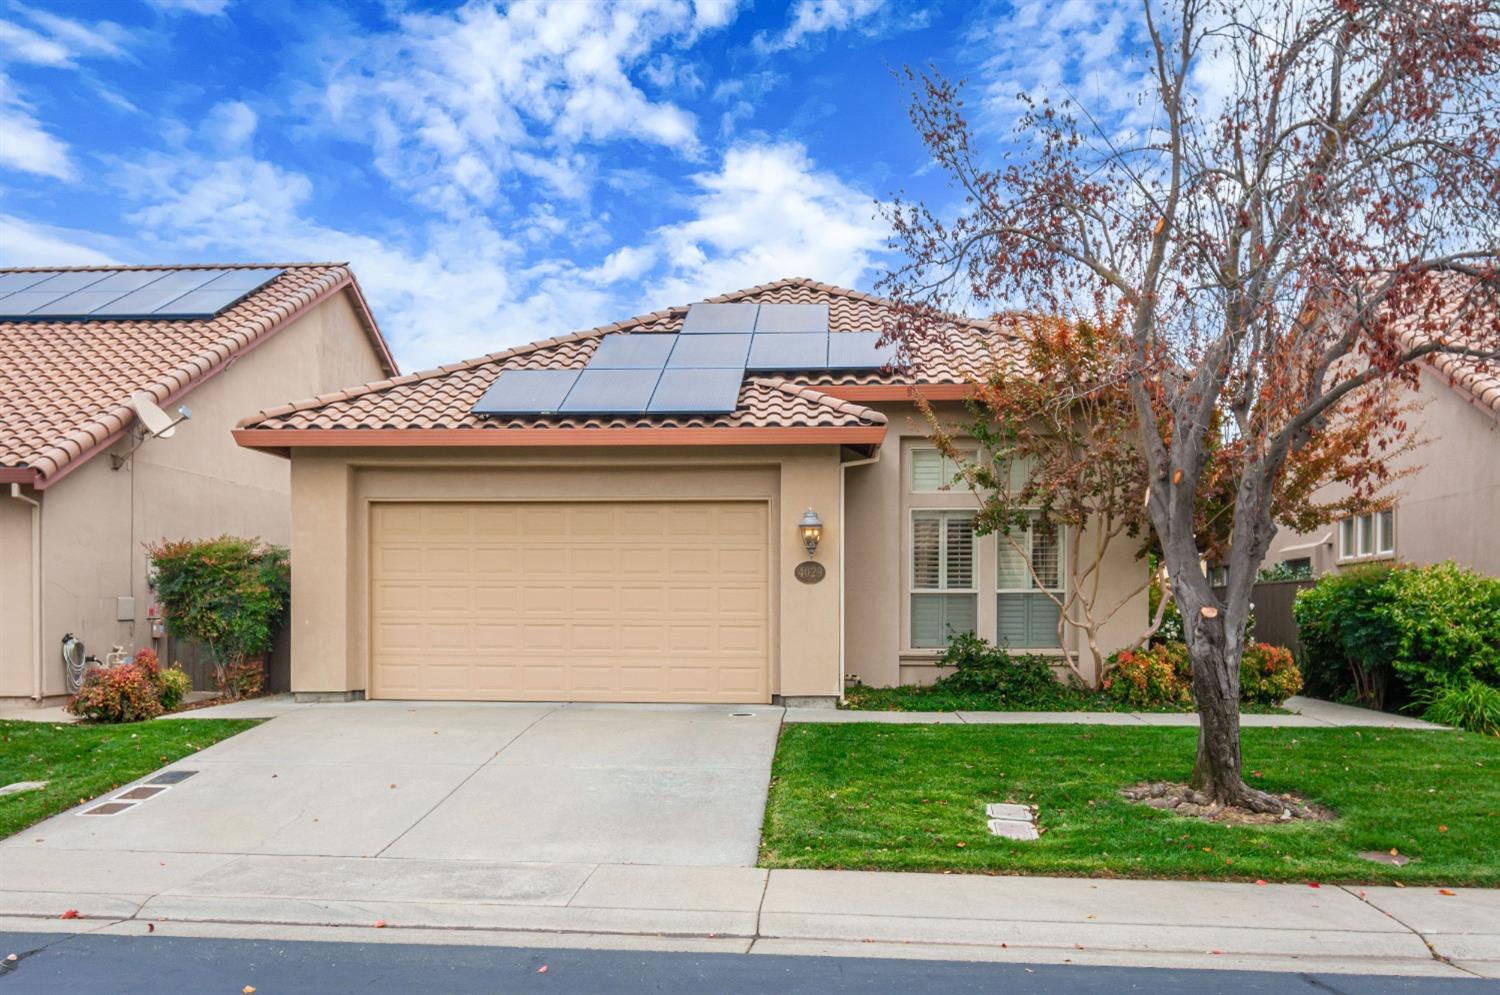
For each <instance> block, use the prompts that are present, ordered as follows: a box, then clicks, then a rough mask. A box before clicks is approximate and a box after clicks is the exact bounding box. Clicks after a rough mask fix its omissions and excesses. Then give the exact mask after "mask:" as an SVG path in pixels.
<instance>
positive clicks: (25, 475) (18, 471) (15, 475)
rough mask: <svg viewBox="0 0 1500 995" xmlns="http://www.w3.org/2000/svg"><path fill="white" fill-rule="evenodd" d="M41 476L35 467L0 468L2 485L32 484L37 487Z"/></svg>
mask: <svg viewBox="0 0 1500 995" xmlns="http://www.w3.org/2000/svg"><path fill="white" fill-rule="evenodd" d="M40 476H41V473H40V472H38V471H37V470H36V469H35V468H34V467H29V466H0V484H30V485H31V486H33V487H35V486H36V482H37V478H39V477H40Z"/></svg>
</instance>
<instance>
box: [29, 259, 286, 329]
mask: <svg viewBox="0 0 1500 995" xmlns="http://www.w3.org/2000/svg"><path fill="white" fill-rule="evenodd" d="M283 272H285V270H280V269H270V268H265V267H260V268H255V269H175V270H143V269H132V270H31V271H28V272H25V273H0V321H84V320H90V321H154V320H160V319H185V318H212V317H213V316H214V315H216V314H218V313H220V312H221V311H223V310H224V309H225V308H228V307H230V306H231V305H233V304H237V303H239V302H240V301H242V300H244V299H245V298H246V297H247V296H249V295H250V294H251V293H253V292H254V291H256V290H259V289H260V288H261V287H263V286H265V285H266V284H267V283H269V282H270V281H271V280H273V279H275V278H276V277H278V276H280V275H281V274H282V273H283Z"/></svg>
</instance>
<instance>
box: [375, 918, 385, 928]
mask: <svg viewBox="0 0 1500 995" xmlns="http://www.w3.org/2000/svg"><path fill="white" fill-rule="evenodd" d="M375 928H376V929H385V920H384V919H376V920H375Z"/></svg>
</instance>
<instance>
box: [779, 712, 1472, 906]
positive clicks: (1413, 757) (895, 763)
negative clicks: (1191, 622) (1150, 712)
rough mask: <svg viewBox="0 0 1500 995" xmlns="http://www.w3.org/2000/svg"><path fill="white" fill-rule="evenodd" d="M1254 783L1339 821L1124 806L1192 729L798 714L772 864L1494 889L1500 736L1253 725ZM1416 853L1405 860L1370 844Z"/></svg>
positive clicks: (1170, 767) (1181, 758) (1248, 747)
mask: <svg viewBox="0 0 1500 995" xmlns="http://www.w3.org/2000/svg"><path fill="white" fill-rule="evenodd" d="M1243 735H1244V750H1245V768H1246V778H1247V779H1248V780H1249V781H1250V782H1251V783H1253V784H1254V785H1256V786H1257V787H1261V788H1264V789H1266V790H1269V791H1276V792H1282V791H1297V792H1301V793H1302V794H1304V795H1306V796H1307V797H1309V798H1311V799H1312V800H1314V801H1318V802H1321V803H1322V804H1324V805H1328V806H1330V807H1332V808H1333V809H1334V810H1335V811H1336V812H1337V813H1338V818H1337V819H1336V820H1335V821H1333V822H1324V823H1311V822H1309V823H1294V824H1289V825H1287V824H1281V825H1270V826H1253V825H1252V826H1230V825H1220V824H1217V823H1208V822H1204V821H1201V820H1198V819H1192V818H1188V817H1185V816H1178V815H1173V814H1170V813H1167V812H1163V811H1160V810H1157V809H1151V808H1147V807H1146V806H1143V805H1137V804H1133V803H1129V802H1126V801H1125V800H1124V799H1122V798H1120V797H1119V795H1118V791H1119V789H1120V788H1122V787H1125V786H1126V785H1130V784H1135V783H1138V782H1141V781H1185V780H1187V778H1188V775H1189V774H1190V773H1191V770H1192V761H1193V751H1194V748H1195V744H1196V740H1197V730H1196V729H1192V728H1163V727H1154V728H1153V727H1144V728H1123V727H1117V726H1049V725H1014V726H961V725H958V726H949V725H895V726H892V725H876V724H873V723H870V724H866V723H851V724H822V723H806V724H794V725H787V726H785V727H784V728H783V730H782V734H781V741H780V744H779V746H778V748H777V752H776V761H775V764H774V767H773V770H772V781H771V793H770V798H769V800H768V801H767V804H766V820H765V830H764V835H763V840H762V847H761V863H762V864H763V865H764V866H767V867H816V868H842V869H850V870H898V871H961V872H973V873H992V874H993V873H998V874H1057V875H1084V876H1094V877H1163V878H1199V879H1214V880H1237V879H1246V880H1252V881H1253V880H1257V879H1264V880H1266V881H1308V882H1329V883H1393V882H1396V881H1400V882H1402V883H1408V884H1409V883H1416V882H1432V883H1439V884H1447V885H1465V886H1493V885H1497V884H1500V741H1496V740H1494V739H1490V738H1487V737H1483V736H1477V735H1473V734H1470V733H1443V732H1421V731H1407V730H1384V729H1380V730H1371V729H1362V730H1356V729H1246V730H1244V732H1243ZM987 802H1019V803H1023V804H1029V805H1038V806H1040V809H1041V812H1040V818H1039V824H1040V826H1041V827H1042V829H1043V830H1044V832H1043V835H1042V837H1041V839H1039V840H1036V841H1034V842H1029V843H1021V842H1015V841H1010V840H1005V839H1000V838H998V837H995V836H991V835H990V833H989V830H988V829H987V828H986V825H985V815H984V807H985V804H986V803H987ZM1393 847H1394V848H1396V849H1397V850H1398V851H1399V852H1400V853H1402V854H1405V855H1407V856H1409V857H1412V858H1414V859H1413V861H1412V863H1410V864H1407V865H1406V866H1405V867H1401V868H1397V867H1391V866H1387V865H1383V864H1375V863H1371V862H1369V861H1366V860H1362V859H1360V858H1359V857H1358V856H1357V854H1358V852H1359V851H1361V850H1377V851H1389V850H1391V849H1392V848H1393Z"/></svg>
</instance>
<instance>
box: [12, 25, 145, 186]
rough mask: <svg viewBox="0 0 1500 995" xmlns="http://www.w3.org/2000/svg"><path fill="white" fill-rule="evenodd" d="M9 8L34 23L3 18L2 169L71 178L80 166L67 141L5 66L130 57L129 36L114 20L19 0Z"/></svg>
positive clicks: (67, 65)
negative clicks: (83, 17) (74, 15)
mask: <svg viewBox="0 0 1500 995" xmlns="http://www.w3.org/2000/svg"><path fill="white" fill-rule="evenodd" d="M7 10H8V11H10V12H12V13H13V14H14V15H16V16H18V17H20V18H24V19H25V20H27V21H29V22H30V26H27V25H23V24H20V23H17V22H16V21H11V20H0V168H6V169H13V170H18V171H20V172H23V173H32V174H34V175H36V176H50V177H53V178H55V179H60V180H67V179H72V178H73V176H74V175H75V170H74V167H73V163H72V161H71V159H70V156H69V151H68V146H67V143H65V142H63V141H62V140H61V139H59V138H57V137H56V136H55V135H53V134H51V133H50V132H49V131H48V130H47V129H46V128H45V127H44V126H43V125H42V122H41V121H40V120H38V118H37V117H36V115H35V114H34V113H33V110H32V105H31V102H30V101H29V100H28V99H27V97H26V94H25V93H23V92H22V90H21V88H20V87H19V86H18V85H17V84H16V82H15V80H13V79H12V78H11V77H10V76H8V75H7V74H6V73H5V72H4V66H5V64H7V63H22V64H26V65H32V66H40V67H43V68H48V69H72V68H75V67H76V66H77V64H78V61H79V60H80V59H85V58H108V59H120V58H125V57H126V56H127V52H126V50H125V47H124V46H125V43H126V42H127V41H128V37H129V36H128V35H127V33H126V32H125V30H124V29H123V28H121V27H120V26H119V25H117V24H113V23H111V22H109V21H100V22H98V23H97V24H84V23H83V22H81V21H76V20H72V19H70V18H66V17H61V16H59V15H57V14H53V13H50V12H48V11H45V10H37V9H34V8H32V7H28V6H26V5H24V4H21V3H16V2H14V0H12V3H10V5H9V6H8V7H7Z"/></svg>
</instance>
